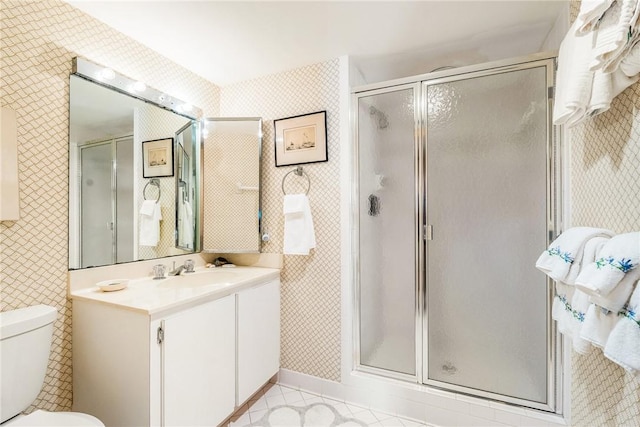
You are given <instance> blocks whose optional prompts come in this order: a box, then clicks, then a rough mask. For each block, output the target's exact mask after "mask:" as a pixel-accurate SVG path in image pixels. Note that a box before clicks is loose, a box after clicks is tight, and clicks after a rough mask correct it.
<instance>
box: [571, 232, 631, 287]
mask: <svg viewBox="0 0 640 427" xmlns="http://www.w3.org/2000/svg"><path fill="white" fill-rule="evenodd" d="M639 262H640V232H633V233H625V234H619V235H617V236H614V237H613V238H612V239H611V240H609V241H608V242H607V243H606V244H605V245H604V247H603V248H602V250H601V251H600V254H599V255H598V259H597V260H596V261H595V262H594V263H591V264H589V265H587V266H586V267H584V268H583V269H582V271H581V272H580V274H579V275H578V278H577V279H576V286H577V287H579V288H580V289H582V291H583V292H586V293H588V294H590V295H594V296H606V295H608V294H609V293H610V292H611V291H612V290H613V289H614V288H615V287H616V285H617V284H618V283H620V281H621V280H622V279H623V278H624V276H625V274H627V273H629V272H630V271H631V270H634V269H636V268H637V267H638V263H639Z"/></svg>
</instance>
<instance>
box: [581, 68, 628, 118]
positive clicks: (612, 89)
mask: <svg viewBox="0 0 640 427" xmlns="http://www.w3.org/2000/svg"><path fill="white" fill-rule="evenodd" d="M638 78H639V76H638V75H637V73H636V75H633V76H631V77H630V76H628V75H627V74H625V73H624V72H623V70H622V69H621V68H617V69H616V70H614V71H613V72H611V73H605V72H603V71H602V70H597V71H595V73H594V76H593V87H592V89H591V99H590V100H589V107H588V108H587V113H586V115H587V116H589V117H594V116H597V115H598V114H601V113H604V112H605V111H607V110H608V109H609V108H610V107H611V102H612V101H613V98H615V97H616V96H618V95H620V94H621V93H622V92H623V91H624V90H625V89H626V88H628V87H629V86H631V85H632V84H634V83H636V82H637V81H638Z"/></svg>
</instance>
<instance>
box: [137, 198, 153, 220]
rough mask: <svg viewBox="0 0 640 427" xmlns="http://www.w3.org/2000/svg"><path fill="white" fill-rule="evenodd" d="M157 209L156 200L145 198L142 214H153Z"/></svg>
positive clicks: (141, 207)
mask: <svg viewBox="0 0 640 427" xmlns="http://www.w3.org/2000/svg"><path fill="white" fill-rule="evenodd" d="M155 209H156V201H155V200H145V201H144V202H142V206H140V215H147V216H152V215H153V213H154V212H155Z"/></svg>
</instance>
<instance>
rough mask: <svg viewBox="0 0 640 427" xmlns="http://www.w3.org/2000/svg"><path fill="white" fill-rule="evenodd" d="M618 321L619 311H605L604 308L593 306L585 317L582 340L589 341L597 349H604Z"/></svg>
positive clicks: (581, 334) (581, 331) (581, 333)
mask: <svg viewBox="0 0 640 427" xmlns="http://www.w3.org/2000/svg"><path fill="white" fill-rule="evenodd" d="M617 321H618V312H617V311H608V310H603V309H602V307H599V306H597V305H595V304H591V305H590V306H589V308H588V309H587V313H586V315H585V316H584V323H583V324H582V328H581V329H580V338H582V339H584V340H587V341H589V342H590V343H591V344H593V345H595V346H596V347H600V348H604V346H605V344H606V343H607V340H608V339H609V334H611V331H612V330H613V327H614V326H615V325H616V322H617Z"/></svg>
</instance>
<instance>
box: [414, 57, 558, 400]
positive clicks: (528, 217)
mask: <svg viewBox="0 0 640 427" xmlns="http://www.w3.org/2000/svg"><path fill="white" fill-rule="evenodd" d="M547 73H548V71H547V68H546V67H544V66H537V67H533V68H524V69H519V70H516V71H513V70H512V71H508V72H500V73H497V74H489V75H486V74H485V75H478V76H477V77H473V78H470V77H464V78H463V77H462V76H458V77H450V78H448V79H442V80H436V81H434V82H429V81H427V82H424V83H423V95H424V97H425V103H426V111H427V117H426V141H427V154H426V157H427V166H426V169H427V171H426V188H427V197H426V199H427V207H426V212H427V224H429V225H430V226H431V227H432V228H431V230H432V233H431V236H430V240H429V241H428V244H427V273H426V274H427V295H426V298H427V312H426V316H427V319H426V322H427V324H426V329H425V330H426V334H427V343H426V345H427V348H428V360H427V361H426V364H425V369H426V372H427V374H426V376H425V377H426V380H425V382H426V383H428V384H432V385H439V386H444V387H447V388H453V389H454V390H459V391H463V392H470V393H473V394H480V395H487V393H488V395H489V397H491V394H496V395H501V396H507V400H508V399H509V398H513V399H516V401H517V400H518V399H522V400H526V401H531V402H539V403H540V404H543V405H544V404H547V403H548V401H549V395H548V393H549V392H548V390H549V371H548V370H549V369H551V366H549V363H548V360H549V354H550V350H549V342H550V341H549V337H550V335H549V329H548V328H549V325H548V320H547V319H548V315H547V314H546V313H548V312H547V310H548V294H547V289H548V288H547V286H548V285H547V280H546V278H545V276H544V275H543V274H542V273H540V272H538V271H537V270H536V269H535V268H534V262H535V260H536V259H537V257H538V255H539V254H540V253H541V252H542V251H543V250H544V249H545V247H546V244H547V241H546V238H547V235H548V234H547V233H548V230H547V227H548V223H547V218H548V216H549V215H548V209H549V205H548V203H549V202H548V193H547V186H548V182H547V171H548V169H547V168H548V154H547V153H548V152H547V149H548V137H549V132H548V122H547V120H548V98H547V96H548V85H549V84H550V83H549V81H548V80H549V79H548V74H547ZM545 201H546V202H545ZM478 391H479V393H476V392H478ZM499 399H501V400H503V399H502V397H499Z"/></svg>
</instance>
